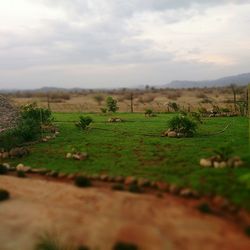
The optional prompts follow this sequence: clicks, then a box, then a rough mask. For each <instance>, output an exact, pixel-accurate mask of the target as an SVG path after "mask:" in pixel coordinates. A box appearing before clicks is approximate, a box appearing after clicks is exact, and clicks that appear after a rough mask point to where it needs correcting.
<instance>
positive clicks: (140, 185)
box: [137, 179, 150, 187]
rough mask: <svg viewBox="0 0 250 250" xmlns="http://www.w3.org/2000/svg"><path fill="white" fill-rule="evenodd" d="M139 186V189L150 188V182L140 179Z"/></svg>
mask: <svg viewBox="0 0 250 250" xmlns="http://www.w3.org/2000/svg"><path fill="white" fill-rule="evenodd" d="M137 185H138V186H139V187H148V186H150V181H149V180H147V179H139V180H138V183H137Z"/></svg>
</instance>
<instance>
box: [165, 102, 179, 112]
mask: <svg viewBox="0 0 250 250" xmlns="http://www.w3.org/2000/svg"><path fill="white" fill-rule="evenodd" d="M168 107H169V108H170V109H172V110H173V111H174V112H177V111H178V110H179V106H178V104H177V103H176V102H169V103H168Z"/></svg>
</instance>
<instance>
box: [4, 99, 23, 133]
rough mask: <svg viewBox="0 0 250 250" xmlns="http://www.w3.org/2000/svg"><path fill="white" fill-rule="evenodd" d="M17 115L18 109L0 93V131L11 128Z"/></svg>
mask: <svg viewBox="0 0 250 250" xmlns="http://www.w3.org/2000/svg"><path fill="white" fill-rule="evenodd" d="M18 117H19V112H18V109H17V108H15V107H14V106H13V105H11V103H10V101H9V100H8V99H7V98H5V97H4V96H2V95H0V133H1V132H2V131H4V130H6V129H9V128H13V127H14V126H15V124H16V123H17V120H18Z"/></svg>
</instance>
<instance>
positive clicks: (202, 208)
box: [197, 203, 212, 214]
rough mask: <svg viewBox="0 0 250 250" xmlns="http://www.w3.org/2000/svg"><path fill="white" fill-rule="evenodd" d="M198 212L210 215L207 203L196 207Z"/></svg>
mask: <svg viewBox="0 0 250 250" xmlns="http://www.w3.org/2000/svg"><path fill="white" fill-rule="evenodd" d="M197 208H198V210H199V211H200V212H202V213H206V214H210V213H212V211H211V208H210V206H209V205H208V204H207V203H201V204H200V205H198V207H197Z"/></svg>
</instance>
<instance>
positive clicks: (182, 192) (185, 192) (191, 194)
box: [180, 188, 198, 198]
mask: <svg viewBox="0 0 250 250" xmlns="http://www.w3.org/2000/svg"><path fill="white" fill-rule="evenodd" d="M180 196H183V197H187V198H190V197H197V196H198V194H197V192H195V191H194V190H192V189H190V188H183V189H181V190H180Z"/></svg>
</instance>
